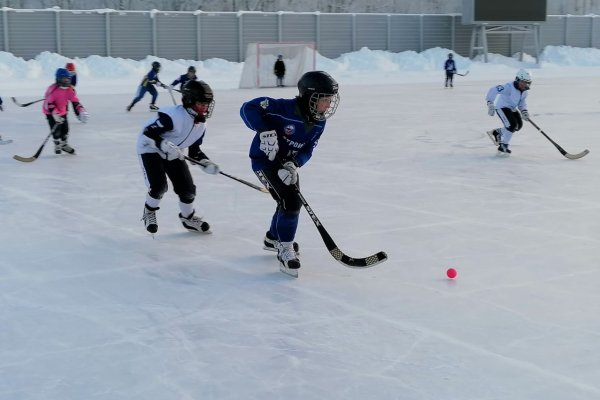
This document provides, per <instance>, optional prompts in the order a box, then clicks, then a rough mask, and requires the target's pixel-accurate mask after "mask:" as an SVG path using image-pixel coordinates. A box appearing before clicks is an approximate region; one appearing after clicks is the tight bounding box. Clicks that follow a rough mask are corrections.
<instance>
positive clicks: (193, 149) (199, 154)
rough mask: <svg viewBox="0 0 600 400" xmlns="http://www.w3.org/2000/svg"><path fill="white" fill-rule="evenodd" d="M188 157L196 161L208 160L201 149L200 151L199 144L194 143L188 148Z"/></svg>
mask: <svg viewBox="0 0 600 400" xmlns="http://www.w3.org/2000/svg"><path fill="white" fill-rule="evenodd" d="M188 157H190V158H193V159H194V160H196V161H201V160H208V159H209V158H208V156H207V155H206V154H204V152H203V151H202V149H200V143H199V142H196V143H194V144H192V145H191V146H190V147H188Z"/></svg>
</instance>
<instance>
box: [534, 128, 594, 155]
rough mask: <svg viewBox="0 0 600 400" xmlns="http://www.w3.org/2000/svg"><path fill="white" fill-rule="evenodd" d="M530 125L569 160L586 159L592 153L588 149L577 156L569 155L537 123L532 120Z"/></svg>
mask: <svg viewBox="0 0 600 400" xmlns="http://www.w3.org/2000/svg"><path fill="white" fill-rule="evenodd" d="M529 123H530V124H531V125H533V126H534V127H535V129H537V130H538V131H540V133H541V134H542V135H544V137H545V138H546V139H548V140H549V141H550V143H552V144H553V145H554V147H556V149H557V150H558V151H559V152H560V154H562V155H563V156H565V157H567V158H568V159H569V160H577V159H578V158H581V157H585V156H587V155H588V153H589V152H590V151H589V150H588V149H585V150H584V151H582V152H581V153H577V154H570V153H567V152H566V151H565V149H563V148H562V147H560V146H559V145H558V143H556V142H555V141H554V140H552V139H550V136H548V135H546V133H545V132H544V131H543V130H542V129H541V128H540V127H539V126H537V125H536V124H535V122H533V121H532V120H531V119H530V120H529Z"/></svg>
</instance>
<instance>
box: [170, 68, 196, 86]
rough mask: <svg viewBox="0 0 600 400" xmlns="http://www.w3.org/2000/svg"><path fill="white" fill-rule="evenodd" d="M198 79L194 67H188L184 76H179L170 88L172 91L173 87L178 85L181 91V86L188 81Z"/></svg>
mask: <svg viewBox="0 0 600 400" xmlns="http://www.w3.org/2000/svg"><path fill="white" fill-rule="evenodd" d="M197 80H198V77H197V76H196V67H194V66H193V65H190V66H189V67H188V70H187V72H186V73H185V74H183V75H179V78H177V79H175V80H174V81H173V82H172V83H171V85H170V87H171V89H173V88H174V87H175V86H177V85H179V89H183V85H185V84H186V83H187V82H188V81H197Z"/></svg>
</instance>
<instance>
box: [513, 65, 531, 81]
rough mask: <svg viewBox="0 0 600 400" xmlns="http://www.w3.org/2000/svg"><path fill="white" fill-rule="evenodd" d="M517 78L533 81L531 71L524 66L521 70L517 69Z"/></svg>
mask: <svg viewBox="0 0 600 400" xmlns="http://www.w3.org/2000/svg"><path fill="white" fill-rule="evenodd" d="M515 80H516V81H525V82H527V83H531V72H529V71H527V70H526V69H524V68H521V69H520V70H518V71H517V76H516V77H515Z"/></svg>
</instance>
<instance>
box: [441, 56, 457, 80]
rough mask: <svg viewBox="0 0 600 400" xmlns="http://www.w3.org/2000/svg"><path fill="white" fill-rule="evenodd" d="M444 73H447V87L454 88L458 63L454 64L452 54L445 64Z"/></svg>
mask: <svg viewBox="0 0 600 400" xmlns="http://www.w3.org/2000/svg"><path fill="white" fill-rule="evenodd" d="M444 71H445V72H446V81H445V87H448V85H449V86H450V87H454V74H455V73H456V63H455V62H454V59H453V56H452V53H449V54H448V59H447V60H446V62H445V63H444Z"/></svg>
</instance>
